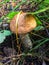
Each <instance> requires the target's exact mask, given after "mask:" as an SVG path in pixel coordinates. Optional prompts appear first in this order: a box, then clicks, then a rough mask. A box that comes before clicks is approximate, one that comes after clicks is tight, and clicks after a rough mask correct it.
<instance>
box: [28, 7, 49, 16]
mask: <svg viewBox="0 0 49 65" xmlns="http://www.w3.org/2000/svg"><path fill="white" fill-rule="evenodd" d="M47 10H49V7H46V8H44V9H40V10H38V11H35V12H29V13H28V14H32V15H35V14H39V13H42V12H45V11H47Z"/></svg>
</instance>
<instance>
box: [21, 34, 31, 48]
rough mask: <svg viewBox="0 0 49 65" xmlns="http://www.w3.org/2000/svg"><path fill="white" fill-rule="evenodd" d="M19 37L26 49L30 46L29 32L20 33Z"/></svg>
mask: <svg viewBox="0 0 49 65" xmlns="http://www.w3.org/2000/svg"><path fill="white" fill-rule="evenodd" d="M20 39H21V41H22V43H23V44H24V46H25V47H26V48H27V49H31V48H32V42H31V40H30V37H29V34H25V35H20Z"/></svg>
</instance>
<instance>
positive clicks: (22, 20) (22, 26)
mask: <svg viewBox="0 0 49 65" xmlns="http://www.w3.org/2000/svg"><path fill="white" fill-rule="evenodd" d="M16 18H17V15H15V16H14V18H13V19H12V20H11V22H10V29H11V31H12V32H13V33H16ZM36 25H37V23H36V20H35V18H34V17H33V16H32V15H31V14H27V13H24V12H23V13H21V14H20V15H19V19H18V34H25V33H28V32H30V31H31V30H33V29H34V28H35V27H36Z"/></svg>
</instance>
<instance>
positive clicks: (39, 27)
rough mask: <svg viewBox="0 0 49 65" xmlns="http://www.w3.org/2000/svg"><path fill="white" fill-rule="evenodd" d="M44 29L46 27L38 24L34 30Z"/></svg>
mask: <svg viewBox="0 0 49 65" xmlns="http://www.w3.org/2000/svg"><path fill="white" fill-rule="evenodd" d="M43 29H44V27H43V26H37V27H36V28H35V29H34V30H35V31H39V30H43Z"/></svg>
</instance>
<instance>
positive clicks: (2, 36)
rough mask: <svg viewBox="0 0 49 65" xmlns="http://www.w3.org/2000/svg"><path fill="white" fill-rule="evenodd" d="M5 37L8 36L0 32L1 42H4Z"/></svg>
mask: <svg viewBox="0 0 49 65" xmlns="http://www.w3.org/2000/svg"><path fill="white" fill-rule="evenodd" d="M5 38H6V37H5V35H4V34H3V33H1V32H0V43H3V42H4V40H5Z"/></svg>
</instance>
